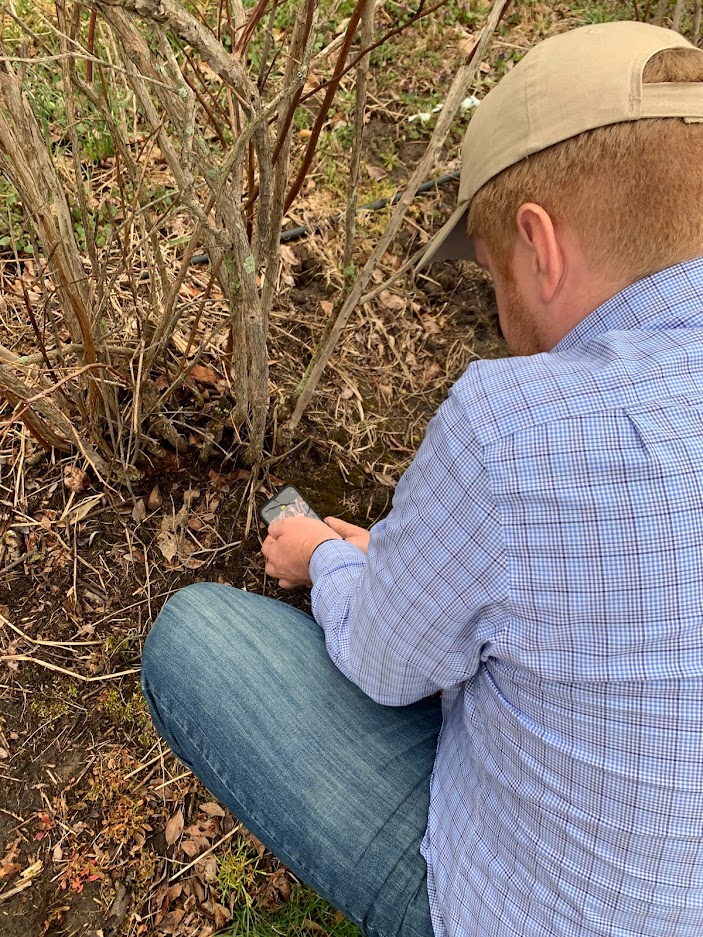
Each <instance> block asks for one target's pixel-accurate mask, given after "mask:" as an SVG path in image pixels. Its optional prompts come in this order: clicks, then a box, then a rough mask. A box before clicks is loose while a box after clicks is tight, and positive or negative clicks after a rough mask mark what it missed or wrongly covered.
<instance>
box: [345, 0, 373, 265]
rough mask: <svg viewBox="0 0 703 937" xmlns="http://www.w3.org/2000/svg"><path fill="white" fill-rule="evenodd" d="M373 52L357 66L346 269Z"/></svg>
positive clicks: (369, 20) (367, 31) (365, 39)
mask: <svg viewBox="0 0 703 937" xmlns="http://www.w3.org/2000/svg"><path fill="white" fill-rule="evenodd" d="M375 12H376V0H369V3H368V4H367V6H366V9H365V10H364V14H363V17H362V20H361V47H362V48H366V47H367V46H369V45H371V41H372V39H373V24H374V14H375ZM370 58H371V56H370V55H367V56H364V58H363V59H361V60H360V61H359V64H358V66H357V69H356V100H355V102H354V139H353V141H352V151H351V164H350V167H349V187H348V189H347V208H346V214H345V218H344V255H343V258H344V259H343V266H344V270H346V269H347V268H348V267H349V265H350V264H351V261H352V255H353V251H354V234H355V231H356V200H357V193H358V191H359V170H360V168H361V152H362V147H363V144H364V117H365V115H366V87H367V77H368V73H369V61H370Z"/></svg>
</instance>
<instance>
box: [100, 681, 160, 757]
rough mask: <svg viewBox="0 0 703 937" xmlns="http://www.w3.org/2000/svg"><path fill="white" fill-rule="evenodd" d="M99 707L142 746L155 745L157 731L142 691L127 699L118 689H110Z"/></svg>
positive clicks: (102, 696) (104, 694)
mask: <svg viewBox="0 0 703 937" xmlns="http://www.w3.org/2000/svg"><path fill="white" fill-rule="evenodd" d="M98 705H99V707H100V710H101V712H103V713H104V714H105V715H106V716H107V717H108V718H109V719H110V720H111V721H112V722H113V723H114V724H115V725H116V726H117V727H118V728H122V729H124V730H125V731H126V732H128V733H129V734H130V735H132V736H133V737H134V738H136V739H137V741H138V742H139V743H140V745H142V746H144V747H148V746H149V745H151V744H152V743H153V741H154V738H155V730H154V727H153V724H152V721H151V714H150V713H149V707H148V706H147V703H146V700H145V699H144V697H143V695H142V693H141V690H134V692H133V693H132V694H131V696H128V697H125V696H123V695H122V693H120V691H119V690H118V689H117V688H116V687H110V688H109V689H108V690H105V692H104V693H102V695H101V696H100V700H99V703H98Z"/></svg>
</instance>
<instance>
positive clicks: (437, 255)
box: [415, 202, 476, 273]
mask: <svg viewBox="0 0 703 937" xmlns="http://www.w3.org/2000/svg"><path fill="white" fill-rule="evenodd" d="M468 211H469V202H462V203H461V204H460V205H458V206H457V208H456V210H455V211H454V214H453V215H452V216H451V218H450V219H449V221H448V222H447V223H446V224H445V225H444V226H443V227H442V228H440V230H439V231H438V232H437V234H435V236H434V237H433V238H432V240H431V241H430V243H429V244H428V246H427V250H426V251H425V253H424V254H423V255H422V257H421V258H420V262H419V263H418V264H417V265H416V267H415V272H416V273H419V272H420V271H421V270H423V269H424V268H425V267H427V266H428V265H429V264H432V263H434V262H435V261H437V260H475V259H476V254H475V253H474V242H473V241H472V240H471V238H470V237H469V236H468V234H467V233H466V221H467V219H466V215H467V213H468Z"/></svg>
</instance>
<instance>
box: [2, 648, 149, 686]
mask: <svg viewBox="0 0 703 937" xmlns="http://www.w3.org/2000/svg"><path fill="white" fill-rule="evenodd" d="M6 660H15V661H18V662H24V663H27V664H37V666H39V667H45V668H46V669H47V670H53V671H55V672H56V673H62V674H64V675H65V676H66V677H73V678H74V679H75V680H80V681H81V682H82V683H100V682H101V681H103V680H116V679H117V678H118V677H127V676H129V675H130V674H133V673H139V670H140V668H139V667H133V668H132V669H131V670H120V671H119V672H118V673H108V674H102V675H100V676H98V677H85V676H84V675H83V674H82V673H76V672H75V670H67V669H66V668H65V667H59V666H58V664H50V663H49V661H48V660H41V659H40V658H39V657H30V655H29V654H3V655H2V656H0V661H6Z"/></svg>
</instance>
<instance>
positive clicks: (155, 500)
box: [146, 485, 164, 511]
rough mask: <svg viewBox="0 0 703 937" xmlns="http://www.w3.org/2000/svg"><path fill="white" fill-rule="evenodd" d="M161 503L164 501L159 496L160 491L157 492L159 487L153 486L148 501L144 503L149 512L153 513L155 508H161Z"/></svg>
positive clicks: (160, 495)
mask: <svg viewBox="0 0 703 937" xmlns="http://www.w3.org/2000/svg"><path fill="white" fill-rule="evenodd" d="M163 501H164V499H163V496H162V494H161V491H160V490H159V486H158V485H154V487H153V488H152V489H151V494H150V495H149V500H148V501H147V503H146V504H147V507H148V508H149V510H150V511H155V510H156V509H157V508H160V507H161V505H162V504H163Z"/></svg>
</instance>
